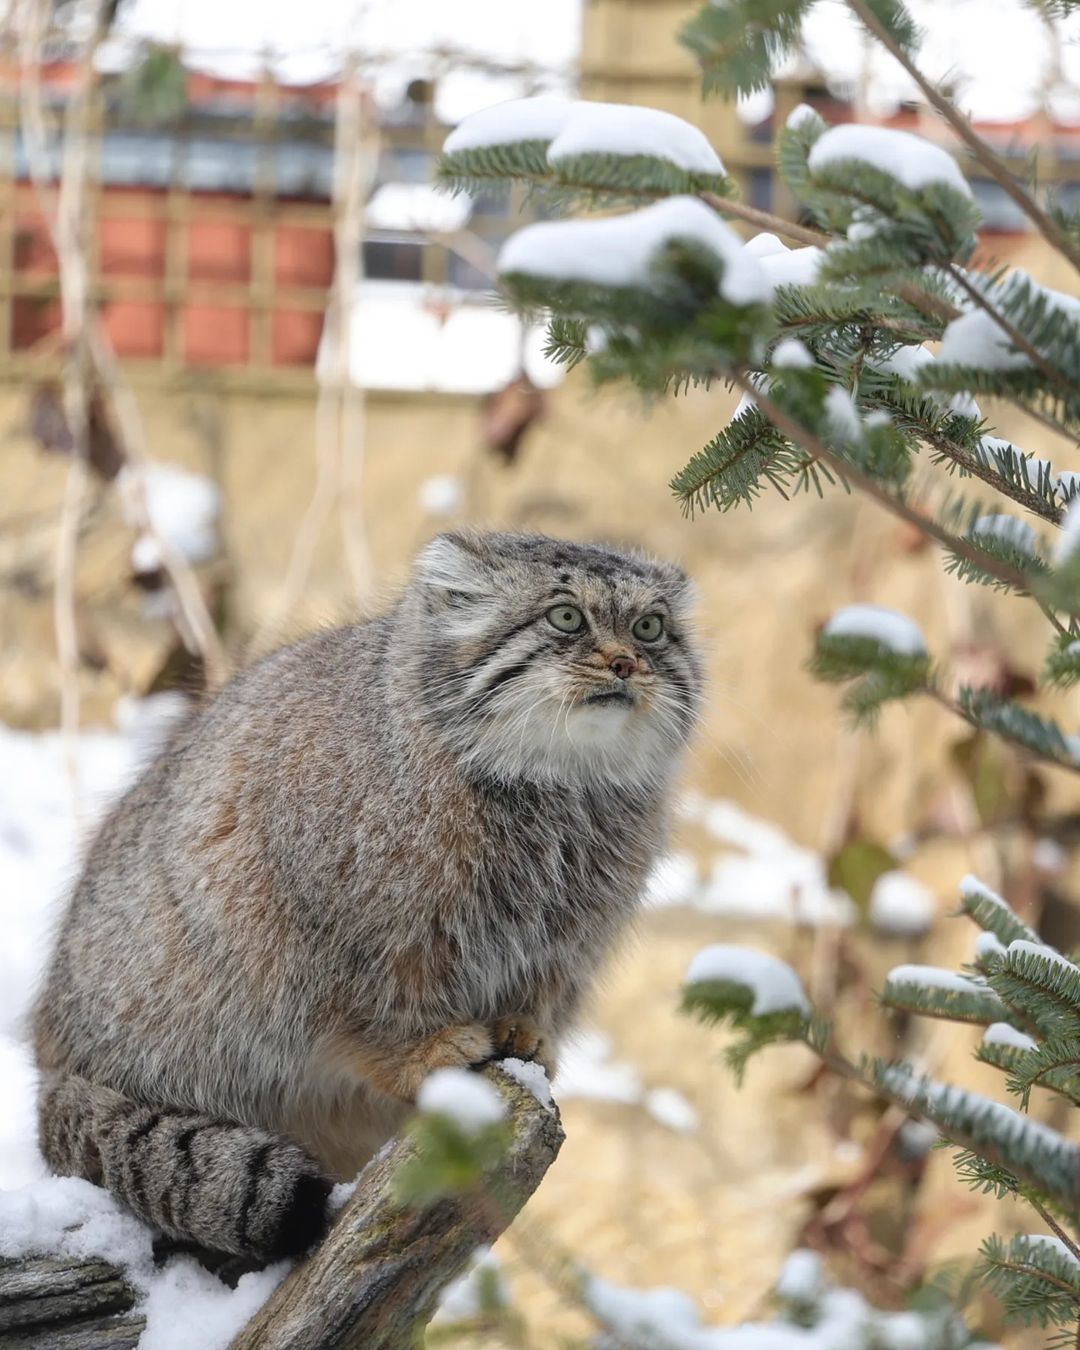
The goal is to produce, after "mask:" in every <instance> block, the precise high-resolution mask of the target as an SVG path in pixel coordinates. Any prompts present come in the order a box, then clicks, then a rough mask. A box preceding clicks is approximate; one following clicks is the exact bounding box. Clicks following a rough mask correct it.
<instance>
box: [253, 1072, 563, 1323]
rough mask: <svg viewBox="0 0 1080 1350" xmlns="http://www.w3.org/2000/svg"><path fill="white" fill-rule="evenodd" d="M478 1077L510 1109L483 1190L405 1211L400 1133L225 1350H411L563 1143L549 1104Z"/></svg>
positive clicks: (502, 1079)
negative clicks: (501, 1151) (400, 1193)
mask: <svg viewBox="0 0 1080 1350" xmlns="http://www.w3.org/2000/svg"><path fill="white" fill-rule="evenodd" d="M484 1075H485V1077H486V1078H487V1079H488V1081H489V1082H491V1083H492V1084H493V1085H494V1086H495V1087H496V1088H497V1089H498V1090H499V1092H500V1093H501V1094H502V1096H503V1098H504V1099H505V1101H506V1104H507V1108H508V1116H509V1122H510V1126H511V1139H510V1145H509V1148H508V1150H507V1152H506V1154H505V1156H504V1157H503V1159H502V1160H501V1162H500V1163H499V1164H498V1165H497V1166H496V1167H494V1168H493V1169H492V1171H491V1173H490V1174H489V1175H488V1176H486V1177H485V1184H484V1185H483V1187H478V1188H477V1189H476V1190H475V1191H473V1192H470V1193H468V1194H465V1195H461V1196H455V1197H454V1198H452V1199H444V1200H440V1201H438V1202H437V1203H435V1204H433V1205H430V1206H427V1207H425V1208H417V1209H411V1208H406V1207H402V1206H401V1205H399V1204H398V1203H397V1202H396V1201H395V1198H394V1184H393V1183H394V1178H395V1176H396V1174H397V1173H398V1171H399V1169H400V1168H401V1167H402V1166H404V1165H405V1164H406V1163H407V1162H408V1161H409V1160H410V1159H411V1158H412V1157H413V1156H414V1151H415V1150H414V1145H413V1143H412V1141H411V1140H410V1139H409V1138H408V1137H407V1136H405V1137H402V1138H400V1139H397V1140H395V1141H394V1143H393V1144H392V1145H391V1146H390V1148H388V1149H387V1150H386V1151H385V1153H384V1154H382V1155H381V1156H380V1157H379V1158H378V1159H377V1160H375V1161H374V1162H372V1163H371V1164H369V1166H368V1167H367V1168H365V1170H364V1172H363V1173H362V1174H361V1177H360V1180H359V1182H358V1184H357V1188H356V1191H355V1192H354V1194H353V1195H352V1197H351V1198H350V1199H349V1201H348V1202H347V1203H346V1205H345V1206H344V1207H343V1208H342V1210H341V1212H340V1214H339V1215H338V1217H337V1219H336V1221H335V1222H334V1224H333V1226H332V1228H331V1229H330V1232H329V1233H328V1234H327V1236H326V1238H325V1240H324V1241H323V1242H322V1244H321V1245H320V1246H319V1247H317V1248H316V1249H315V1251H314V1252H313V1253H312V1254H311V1255H310V1256H309V1257H308V1258H307V1260H306V1261H303V1262H301V1263H300V1264H299V1265H298V1266H296V1267H295V1268H294V1269H293V1270H292V1271H291V1272H290V1274H289V1275H288V1276H287V1277H286V1279H285V1280H284V1281H283V1282H282V1283H281V1284H280V1285H279V1286H278V1288H277V1289H276V1290H275V1291H274V1293H273V1294H271V1296H270V1298H269V1299H268V1300H267V1302H266V1304H265V1305H264V1306H263V1307H262V1309H261V1310H260V1311H259V1312H258V1313H256V1314H255V1316H254V1317H253V1318H252V1320H251V1321H250V1322H249V1323H248V1324H247V1326H246V1327H245V1328H244V1329H243V1330H242V1331H241V1332H240V1334H239V1335H238V1336H236V1337H235V1338H234V1340H233V1341H232V1343H231V1346H230V1350H361V1347H362V1348H363V1350H407V1347H409V1346H413V1345H415V1344H416V1343H417V1342H418V1340H419V1337H420V1335H421V1333H422V1331H423V1328H424V1326H425V1325H426V1324H427V1322H428V1321H429V1319H430V1318H431V1316H432V1314H433V1312H434V1310H435V1305H436V1301H437V1299H438V1296H439V1293H440V1291H441V1290H442V1289H443V1288H444V1287H445V1285H446V1284H447V1283H448V1282H449V1281H450V1280H452V1279H453V1278H454V1277H455V1276H456V1275H459V1274H460V1273H461V1271H462V1270H463V1269H464V1268H465V1266H466V1264H467V1262H468V1260H469V1258H470V1256H471V1255H472V1253H473V1251H474V1250H475V1249H476V1248H477V1247H479V1246H482V1245H484V1244H485V1243H489V1242H492V1241H493V1240H494V1239H495V1238H496V1237H498V1235H499V1234H500V1233H501V1232H502V1231H503V1230H504V1229H505V1228H507V1227H508V1226H509V1224H510V1222H511V1221H512V1220H513V1218H514V1217H515V1215H516V1214H517V1213H518V1211H519V1210H520V1209H521V1207H522V1206H523V1205H524V1203H525V1201H526V1200H527V1199H528V1198H529V1196H530V1195H531V1194H532V1193H533V1191H534V1190H535V1189H536V1187H537V1186H538V1185H539V1184H540V1181H541V1180H542V1178H543V1176H544V1173H545V1172H546V1171H547V1169H548V1168H549V1167H550V1166H551V1164H552V1163H553V1162H554V1161H555V1157H556V1155H557V1154H558V1152H559V1148H560V1147H561V1145H562V1141H563V1132H562V1127H561V1125H560V1123H559V1117H558V1113H557V1111H556V1110H555V1109H554V1107H552V1108H548V1107H545V1106H542V1105H541V1104H540V1103H539V1102H538V1101H537V1100H536V1098H535V1097H534V1096H533V1095H532V1093H531V1092H529V1091H528V1090H527V1089H526V1088H524V1087H522V1086H521V1085H520V1084H519V1083H517V1082H516V1081H515V1080H514V1079H512V1078H510V1077H509V1075H507V1074H505V1073H503V1072H502V1071H501V1070H500V1069H499V1068H498V1067H497V1066H492V1067H489V1068H487V1069H485V1070H484Z"/></svg>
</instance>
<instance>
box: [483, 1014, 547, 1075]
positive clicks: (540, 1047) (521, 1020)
mask: <svg viewBox="0 0 1080 1350" xmlns="http://www.w3.org/2000/svg"><path fill="white" fill-rule="evenodd" d="M491 1039H492V1042H493V1044H494V1058H495V1059H531V1060H534V1061H535V1062H536V1063H537V1064H539V1065H540V1067H541V1068H542V1069H543V1070H544V1071H545V1072H546V1073H547V1076H548V1077H549V1078H553V1077H554V1076H555V1046H554V1044H553V1042H552V1039H551V1037H550V1036H549V1035H548V1034H547V1033H546V1032H545V1031H544V1029H543V1027H541V1026H540V1024H539V1023H538V1022H536V1021H534V1019H533V1018H531V1017H525V1016H522V1017H501V1018H500V1019H499V1020H498V1021H497V1022H496V1023H495V1024H494V1026H493V1027H492V1028H491Z"/></svg>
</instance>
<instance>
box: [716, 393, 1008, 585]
mask: <svg viewBox="0 0 1080 1350" xmlns="http://www.w3.org/2000/svg"><path fill="white" fill-rule="evenodd" d="M732 379H733V380H734V382H735V384H737V385H738V387H739V388H740V389H741V390H742V391H743V393H746V394H750V395H751V396H752V397H753V398H754V400H755V402H756V403H757V405H758V407H759V408H760V409H761V411H762V412H763V413H764V414H765V416H766V417H767V418H768V419H769V421H770V422H772V424H773V425H774V426H775V427H776V428H777V430H778V431H781V432H783V434H784V435H785V436H786V437H787V438H788V439H789V440H790V441H792V442H793V443H794V444H796V445H798V446H801V447H802V449H804V450H805V451H806V452H807V453H808V454H809V455H811V456H812V457H813V458H814V459H816V460H820V461H821V462H822V463H824V464H827V465H828V466H829V468H831V469H832V470H833V472H834V473H836V474H837V475H838V476H839V477H840V478H841V479H843V480H845V481H846V482H848V483H850V484H852V485H853V486H854V487H857V488H858V489H859V491H860V492H864V493H866V495H867V496H868V497H871V498H873V500H874V501H876V502H877V503H878V505H879V506H883V507H884V508H885V509H886V510H887V511H890V512H892V514H893V515H894V516H897V517H899V519H900V520H902V521H904V522H905V524H907V525H913V526H914V527H915V529H917V530H919V531H920V532H921V533H922V534H925V535H926V536H927V537H928V538H930V539H934V540H935V541H936V542H937V543H939V544H941V545H943V547H945V548H947V549H948V550H949V551H950V552H951V553H953V554H955V555H956V556H957V557H959V558H963V559H964V560H965V561H967V562H970V563H971V564H972V566H974V567H977V568H979V569H980V570H982V571H984V572H986V573H988V574H989V575H990V576H993V577H995V578H996V579H997V580H998V581H1000V582H1001V583H1002V584H1003V585H1005V586H1011V587H1013V588H1014V589H1016V590H1017V591H1019V592H1021V593H1022V594H1025V595H1026V594H1028V591H1029V581H1028V578H1027V576H1026V575H1025V574H1024V573H1023V572H1022V571H1020V569H1019V568H1017V567H1013V566H1012V565H1011V564H1009V563H1007V562H1004V561H1002V560H1000V559H997V558H993V557H991V556H990V555H989V554H988V553H986V552H985V551H984V550H982V549H980V548H977V547H975V546H974V545H973V544H971V543H970V542H969V541H968V540H966V539H961V538H960V537H959V536H958V535H954V534H951V533H950V532H949V531H948V530H946V529H944V528H943V527H942V526H940V525H939V524H938V523H937V521H936V520H932V519H931V518H930V517H929V516H924V515H923V514H922V513H921V512H920V511H916V510H915V508H914V507H912V506H909V505H908V504H907V502H905V501H904V500H903V499H902V498H900V497H897V496H896V495H895V494H894V493H891V492H889V491H887V490H886V489H885V488H883V487H882V486H881V485H880V484H879V483H878V482H876V481H875V480H874V479H873V478H871V477H870V475H869V474H866V473H863V471H862V470H861V469H859V468H857V467H856V466H855V465H854V464H851V463H850V462H849V461H848V460H846V459H844V458H843V457H842V456H841V455H838V454H836V453H835V452H834V451H832V450H830V449H829V447H828V446H827V445H826V444H825V443H824V441H822V440H820V439H819V438H818V437H817V436H815V435H814V434H813V432H811V431H810V430H809V429H808V428H807V427H804V426H802V425H801V424H800V423H799V422H797V421H796V420H795V419H794V418H793V417H789V416H788V414H787V413H786V412H784V410H783V409H782V408H780V407H779V406H778V405H777V404H776V403H774V402H773V400H772V399H771V398H769V396H768V395H767V394H765V393H763V392H762V391H761V390H760V389H758V388H756V387H755V386H754V385H753V384H751V382H750V380H749V379H748V378H747V377H746V376H745V375H744V374H742V373H741V372H738V371H736V372H734V373H733V375H732Z"/></svg>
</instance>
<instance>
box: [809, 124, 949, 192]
mask: <svg viewBox="0 0 1080 1350" xmlns="http://www.w3.org/2000/svg"><path fill="white" fill-rule="evenodd" d="M845 160H858V161H860V162H861V163H863V164H869V165H871V166H872V167H873V168H875V169H879V170H880V171H881V172H882V173H887V174H888V175H889V176H890V177H892V178H897V179H899V180H900V182H901V183H903V184H904V186H905V187H909V188H912V189H913V190H915V191H918V189H919V188H924V187H927V186H928V185H929V184H931V183H942V184H944V185H945V186H946V187H951V188H952V189H953V190H954V191H956V192H959V193H961V194H963V196H965V197H970V196H971V188H970V187H969V186H968V183H967V180H966V179H965V178H964V175H963V174H962V173H961V172H960V168H959V166H958V165H957V163H956V161H955V160H954V159H953V157H952V156H951V155H950V154H949V153H948V151H946V150H943V149H942V148H941V147H940V146H938V145H932V144H931V143H930V142H929V141H926V140H923V138H922V137H921V136H916V135H913V133H912V132H910V131H894V130H892V129H891V128H889V127H872V126H858V125H855V124H854V123H849V124H847V125H845V126H839V127H830V128H829V130H828V131H826V132H824V133H823V134H822V135H821V136H820V137H819V138H818V139H817V141H815V143H814V146H813V149H811V151H810V155H809V158H808V161H807V162H808V164H809V166H810V170H811V172H814V171H816V170H819V169H822V168H824V167H825V165H827V164H837V163H842V162H843V161H845Z"/></svg>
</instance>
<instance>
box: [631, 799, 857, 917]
mask: <svg viewBox="0 0 1080 1350" xmlns="http://www.w3.org/2000/svg"><path fill="white" fill-rule="evenodd" d="M680 811H681V815H682V817H683V819H684V820H685V821H686V822H687V823H688V824H689V825H697V826H700V827H701V830H702V832H703V834H704V835H705V836H706V837H707V838H708V840H709V841H710V843H711V844H712V845H720V849H719V850H718V851H716V852H715V853H713V854H712V856H711V857H710V859H709V862H708V867H707V877H706V878H703V877H702V874H701V870H700V867H699V864H698V863H697V861H696V860H695V859H694V857H693V856H692V855H691V854H689V853H686V852H673V853H668V854H666V855H665V856H664V857H662V858H661V859H660V860H659V862H658V863H657V865H656V867H655V869H654V870H653V873H652V876H651V877H650V879H649V885H648V889H647V892H646V904H648V905H651V906H652V907H654V908H658V909H662V908H671V907H675V906H679V905H683V906H686V907H687V908H689V909H696V910H699V911H700V912H701V913H703V914H715V915H724V916H728V917H731V918H738V919H746V920H752V921H761V920H765V921H767V920H779V921H782V922H786V923H799V924H819V923H820V924H841V925H845V926H846V925H848V924H851V923H852V922H854V919H855V917H856V910H855V906H854V904H853V903H852V901H851V898H850V896H848V895H847V894H846V892H844V891H841V890H837V889H835V888H834V887H832V886H830V885H829V881H828V866H827V863H826V861H825V859H824V858H823V857H822V856H821V854H820V853H815V852H814V851H813V850H812V849H808V848H804V847H802V845H800V844H796V843H795V841H794V840H793V839H791V838H789V837H788V836H787V835H786V834H785V833H784V832H783V830H781V829H780V828H779V827H778V826H776V825H773V824H770V823H769V822H768V821H764V820H760V819H758V818H757V817H755V816H752V815H750V814H749V813H748V812H746V811H744V810H743V808H742V807H741V806H739V804H738V803H737V802H733V801H728V800H726V799H722V798H718V799H715V800H709V799H707V798H704V797H701V796H699V795H698V794H695V793H688V794H686V795H685V796H684V798H683V800H682V803H681V807H680Z"/></svg>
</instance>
